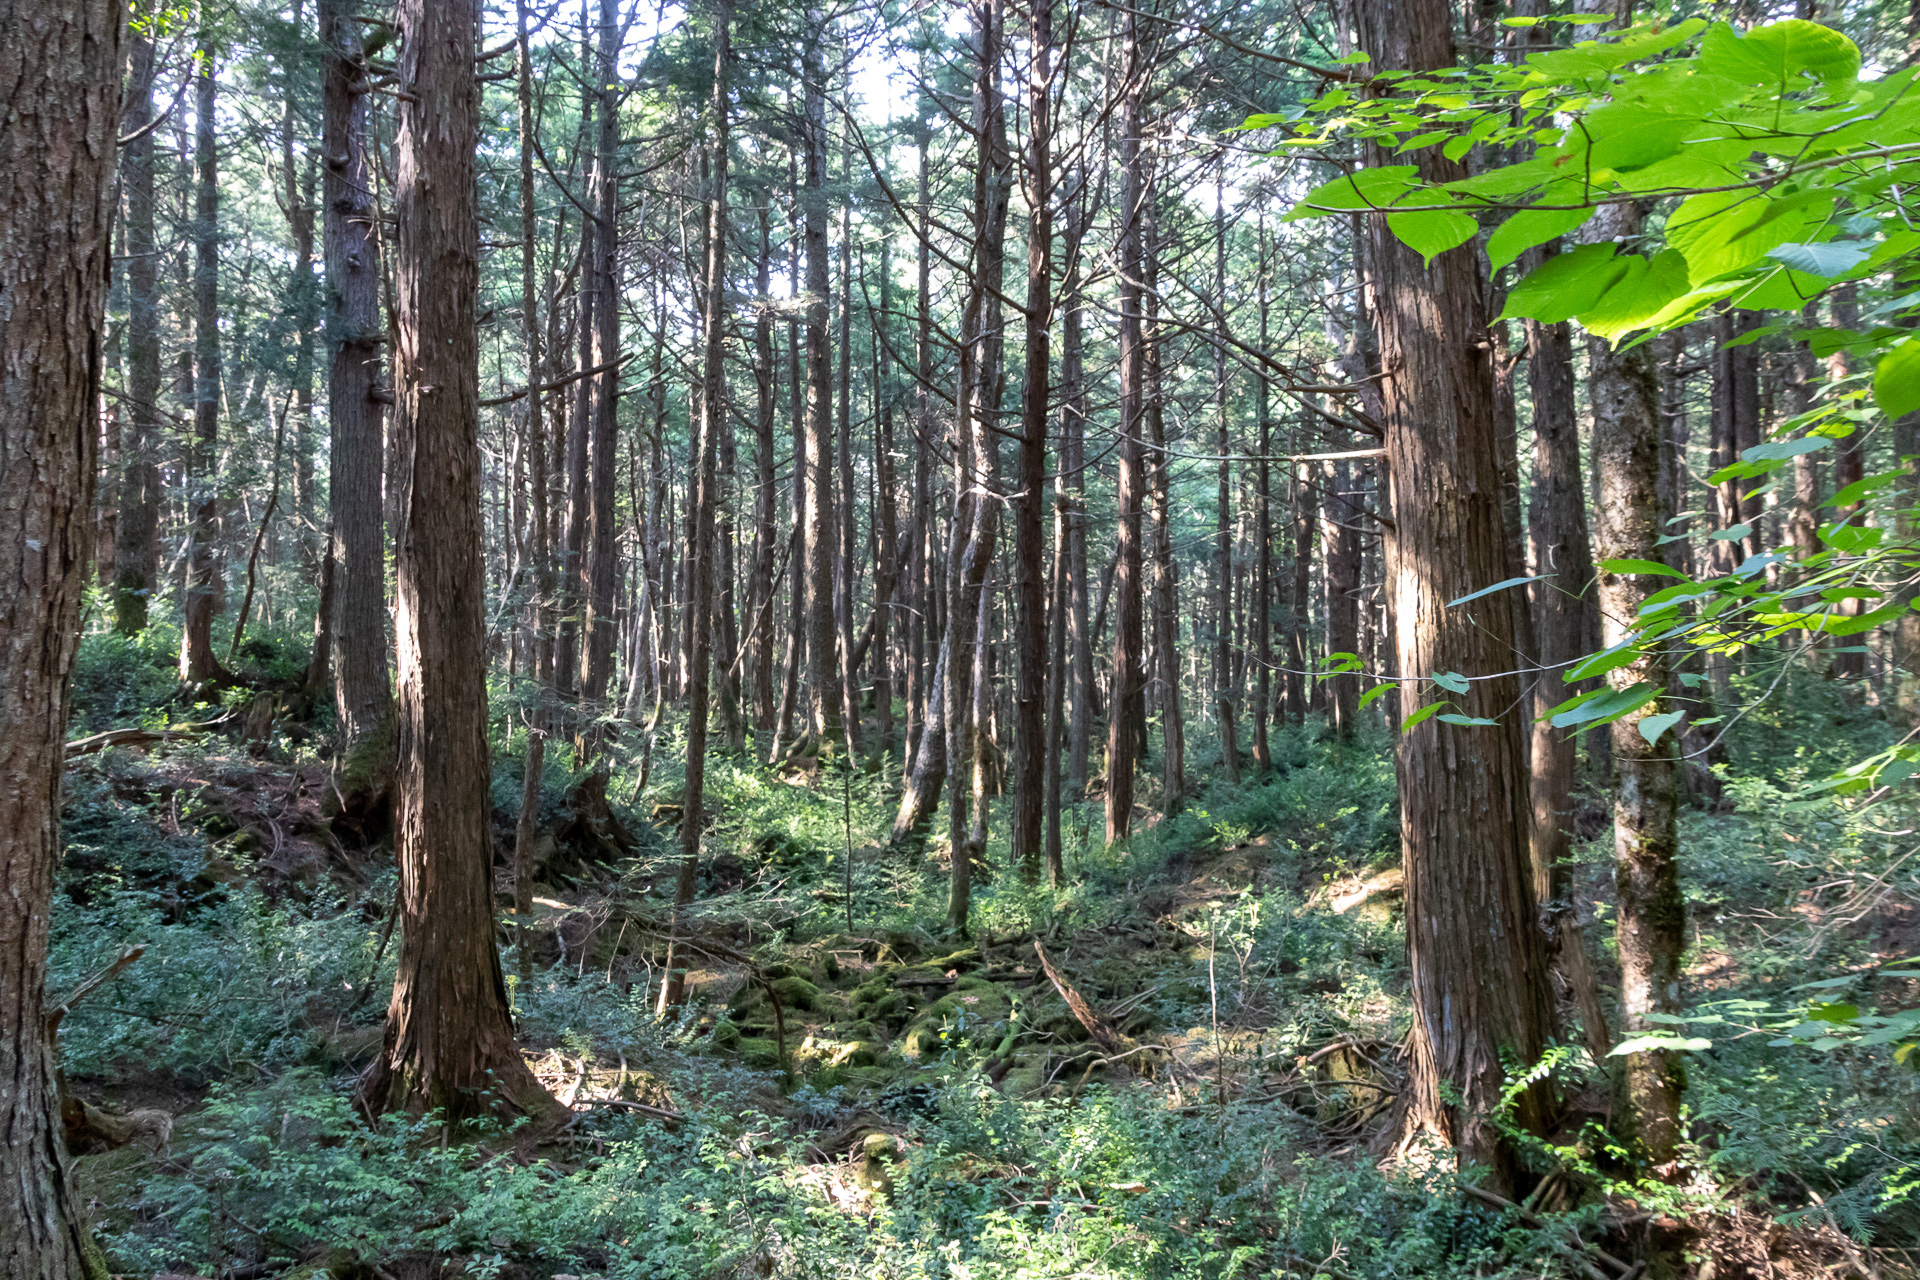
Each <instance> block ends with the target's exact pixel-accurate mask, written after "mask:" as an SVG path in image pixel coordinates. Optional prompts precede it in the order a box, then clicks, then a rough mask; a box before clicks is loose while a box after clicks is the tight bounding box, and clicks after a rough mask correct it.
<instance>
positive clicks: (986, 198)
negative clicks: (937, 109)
mask: <svg viewBox="0 0 1920 1280" xmlns="http://www.w3.org/2000/svg"><path fill="white" fill-rule="evenodd" d="M970 12H971V14H972V19H973V45H974V59H975V66H974V76H975V78H974V86H973V133H974V137H975V139H976V140H977V143H978V147H979V150H978V159H977V161H976V163H975V166H974V184H973V224H974V235H975V237H976V239H977V242H978V244H979V253H978V254H977V256H976V260H975V263H974V276H973V279H972V281H971V288H970V289H969V290H968V292H967V305H966V310H965V312H964V315H963V317H962V320H961V334H960V342H961V347H960V377H959V381H958V384H957V387H956V390H957V392H958V395H957V396H956V400H957V402H958V403H960V404H961V405H963V406H965V408H964V411H963V413H962V414H961V415H960V419H961V421H960V423H959V426H960V430H958V431H957V432H956V451H955V457H956V463H957V464H959V465H960V469H959V470H958V471H957V472H956V475H955V483H954V501H955V507H956V510H958V509H959V507H960V504H961V502H962V500H963V499H964V500H965V503H966V507H967V509H968V511H969V516H968V518H967V520H966V521H965V522H964V523H965V526H966V534H967V537H966V544H965V549H964V551H962V550H961V549H960V548H958V547H955V548H953V549H951V550H950V551H949V553H948V554H949V558H950V560H951V561H952V562H953V564H952V565H951V566H950V568H949V570H948V584H949V594H948V602H947V608H948V610H949V615H948V618H947V643H948V644H949V645H950V646H951V647H952V650H953V654H952V657H951V659H950V660H949V661H948V663H947V680H948V687H947V696H946V706H947V713H948V714H947V813H948V820H947V835H948V839H949V843H950V847H951V850H952V856H951V859H950V862H951V880H950V883H949V885H948V891H947V928H948V929H950V930H952V931H953V932H955V933H958V934H962V935H964V934H965V933H966V930H967V915H968V913H969V910H970V908H971V904H972V864H973V860H974V859H975V858H976V857H978V856H980V855H981V854H982V853H983V852H984V851H983V850H982V849H980V848H977V847H975V845H976V843H977V841H982V840H984V837H985V831H986V814H985V812H984V809H985V795H984V788H982V787H979V786H976V787H975V805H974V814H973V828H972V831H970V832H968V831H964V830H963V828H964V821H963V820H964V818H965V817H966V810H965V807H964V806H963V805H961V804H960V802H959V797H960V789H961V784H962V782H963V781H964V778H963V770H964V769H965V768H966V767H967V765H968V764H969V763H972V765H973V766H974V769H975V771H976V777H978V771H979V770H980V769H981V768H982V767H983V766H984V763H985V761H984V760H983V758H982V756H983V754H984V752H985V751H987V750H988V749H990V739H989V737H988V734H987V725H986V723H985V712H986V707H987V705H988V697H987V693H988V690H986V689H985V688H983V687H981V682H983V681H984V680H985V678H986V671H987V662H986V658H987V655H986V653H985V652H984V645H985V643H986V638H987V635H988V627H987V618H988V611H989V610H990V609H991V600H990V598H989V597H988V596H987V594H986V592H985V591H984V589H983V587H984V584H985V582H986V579H987V575H988V573H989V572H990V571H991V569H992V566H993V554H994V542H995V538H996V537H997V535H998V530H999V501H1000V500H999V488H1000V484H999V481H1000V474H999V465H1000V445H999V441H998V439H997V438H996V437H995V435H994V428H995V426H996V425H997V421H998V414H999V403H1000V390H1001V369H1000V354H1001V351H1002V349H1003V346H1004V343H1003V339H1002V338H1001V334H1000V316H1001V307H1000V297H999V295H1000V286H1001V283H1002V281H1003V279H1004V274H1005V266H1006V256H1005V248H1006V246H1005V238H1006V227H1007V202H1008V197H1009V194H1010V192H1011V188H1012V185H1013V157H1012V155H1011V153H1010V152H1009V151H1008V150H1007V123H1006V101H1005V97H1004V95H1003V93H1002V91H1001V87H1000V59H1001V56H1002V52H1003V50H1004V48H1005V45H1004V37H1005V27H1004V24H1005V13H1006V10H1005V0H973V3H972V4H971V6H970ZM962 459H967V461H965V462H962V461H961V460H962ZM961 523H962V522H961V521H960V520H958V518H956V521H955V526H956V529H958V528H959V527H960V525H961ZM963 742H964V744H965V745H966V746H968V747H970V748H971V761H969V759H968V758H967V757H968V755H969V752H967V751H963V750H962V749H961V748H962V744H963Z"/></svg>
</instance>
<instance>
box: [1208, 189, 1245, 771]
mask: <svg viewBox="0 0 1920 1280" xmlns="http://www.w3.org/2000/svg"><path fill="white" fill-rule="evenodd" d="M1213 255H1214V256H1213V305H1214V309H1215V311H1217V312H1218V313H1219V316H1220V323H1221V327H1222V332H1221V334H1220V335H1219V339H1220V340H1219V341H1216V342H1215V343H1214V345H1213V402H1214V415H1215V418H1216V431H1215V435H1214V452H1215V453H1216V454H1218V455H1219V462H1218V464H1217V465H1218V466H1219V468H1220V472H1219V484H1218V487H1217V489H1216V491H1215V495H1214V513H1213V522H1214V523H1213V530H1214V532H1213V548H1214V550H1213V586H1214V602H1213V610H1214V619H1213V706H1214V714H1215V715H1216V716H1218V717H1219V720H1220V767H1221V771H1222V772H1224V773H1225V774H1226V777H1227V782H1228V783H1229V784H1230V785H1235V786H1237V785H1239V782H1240V743H1239V740H1238V736H1237V733H1236V727H1235V724H1234V721H1235V715H1234V701H1235V699H1234V692H1235V679H1234V670H1233V462H1232V455H1233V436H1232V429H1231V420H1230V419H1229V418H1228V416H1227V343H1226V338H1227V334H1226V333H1225V331H1224V330H1225V326H1226V317H1227V168H1226V161H1225V160H1224V159H1223V160H1222V161H1221V163H1220V169H1219V172H1218V173H1216V174H1215V175H1214V183H1213Z"/></svg>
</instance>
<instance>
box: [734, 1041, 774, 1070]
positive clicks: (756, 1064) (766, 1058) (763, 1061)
mask: <svg viewBox="0 0 1920 1280" xmlns="http://www.w3.org/2000/svg"><path fill="white" fill-rule="evenodd" d="M739 1050H740V1060H741V1061H742V1062H744V1063H746V1064H747V1065H748V1066H750V1067H752V1068H754V1069H755V1070H757V1071H773V1070H777V1069H778V1068H779V1066H780V1045H779V1044H778V1042H776V1041H773V1040H763V1039H761V1038H759V1037H758V1036H742V1037H741V1038H740V1043H739Z"/></svg>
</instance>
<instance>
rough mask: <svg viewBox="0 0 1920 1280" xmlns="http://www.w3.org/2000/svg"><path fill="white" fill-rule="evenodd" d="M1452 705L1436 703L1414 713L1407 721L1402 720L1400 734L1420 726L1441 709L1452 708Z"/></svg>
mask: <svg viewBox="0 0 1920 1280" xmlns="http://www.w3.org/2000/svg"><path fill="white" fill-rule="evenodd" d="M1451 705H1452V704H1451V703H1447V702H1434V703H1430V704H1428V705H1427V706H1424V707H1422V708H1420V709H1419V710H1418V711H1416V712H1414V713H1413V714H1412V715H1410V716H1408V717H1407V718H1406V719H1405V720H1402V721H1401V722H1400V732H1402V733H1405V732H1407V731H1408V730H1409V729H1412V728H1413V727H1414V726H1415V725H1418V724H1419V723H1420V722H1421V721H1422V720H1425V719H1426V718H1427V717H1428V716H1430V715H1433V714H1434V713H1436V712H1438V711H1439V710H1440V708H1442V707H1446V706H1451Z"/></svg>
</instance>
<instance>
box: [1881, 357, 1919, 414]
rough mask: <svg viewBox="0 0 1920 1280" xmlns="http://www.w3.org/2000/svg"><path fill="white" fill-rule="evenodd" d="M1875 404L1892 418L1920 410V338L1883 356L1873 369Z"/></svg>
mask: <svg viewBox="0 0 1920 1280" xmlns="http://www.w3.org/2000/svg"><path fill="white" fill-rule="evenodd" d="M1873 402H1874V403H1875V404H1877V405H1879V406H1880V412H1882V413H1884V414H1886V415H1887V416H1888V417H1889V418H1904V417H1905V416H1906V415H1908V414H1909V413H1912V412H1913V411H1914V410H1915V409H1920V338H1909V339H1908V340H1907V341H1905V342H1903V343H1901V344H1900V345H1899V346H1897V347H1895V348H1894V349H1893V350H1891V351H1889V352H1887V354H1886V355H1885V356H1883V357H1881V360H1880V363H1879V364H1878V365H1876V366H1875V367H1874V370H1873Z"/></svg>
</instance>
